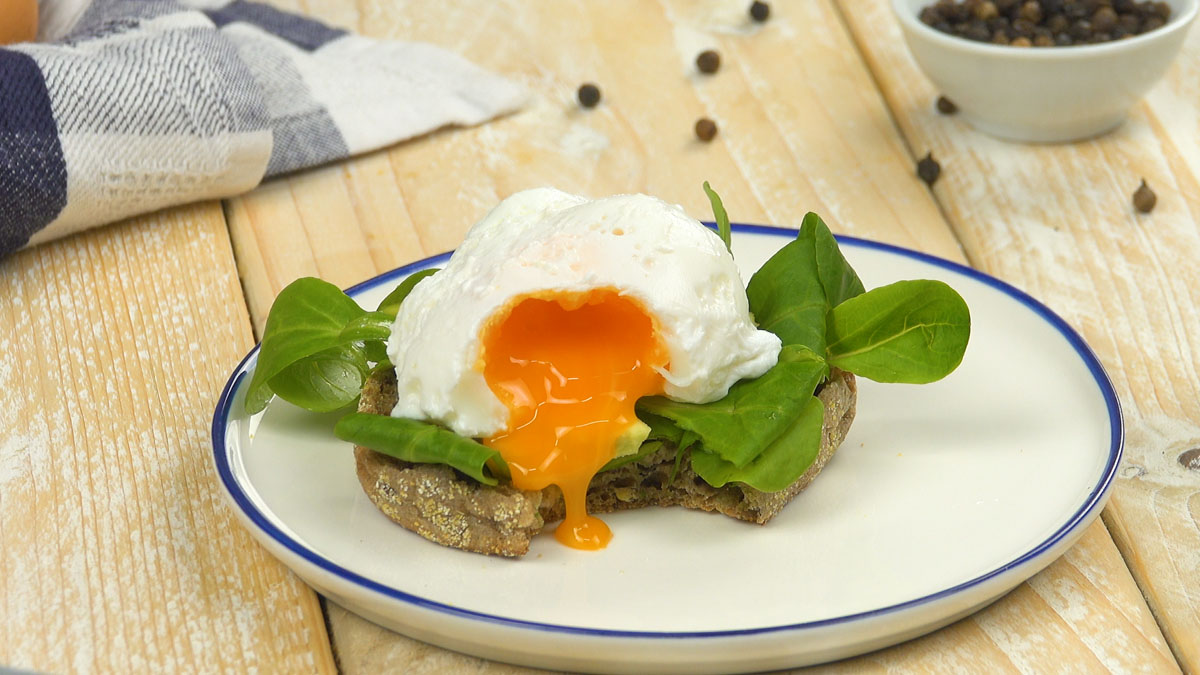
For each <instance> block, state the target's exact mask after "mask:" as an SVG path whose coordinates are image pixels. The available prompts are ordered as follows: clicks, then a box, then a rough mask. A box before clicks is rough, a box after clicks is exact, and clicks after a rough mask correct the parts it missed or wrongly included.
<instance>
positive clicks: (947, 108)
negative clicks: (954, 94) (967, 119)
mask: <svg viewBox="0 0 1200 675" xmlns="http://www.w3.org/2000/svg"><path fill="white" fill-rule="evenodd" d="M937 109H938V112H940V113H942V114H943V115H953V114H954V113H956V112H958V106H956V105H954V101H951V100H950V99H948V98H946V97H945V96H939V97H938V100H937Z"/></svg>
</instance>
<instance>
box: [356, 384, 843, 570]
mask: <svg viewBox="0 0 1200 675" xmlns="http://www.w3.org/2000/svg"><path fill="white" fill-rule="evenodd" d="M856 392H857V389H856V386H855V382H854V376H853V375H851V374H850V373H846V372H843V371H840V370H834V371H833V375H832V376H831V378H830V379H829V381H828V382H826V383H825V384H824V385H823V386H822V388H821V390H820V392H819V393H818V397H819V398H820V399H821V402H822V403H824V404H825V421H824V428H823V429H822V431H821V450H820V453H819V454H818V455H817V459H816V461H814V462H813V464H812V466H811V467H809V469H808V471H806V472H805V473H804V475H802V476H800V477H799V478H797V479H796V481H795V482H794V483H792V484H791V485H790V486H788V487H787V488H785V489H783V490H780V491H779V492H761V491H759V490H755V489H754V488H751V487H748V486H746V485H742V484H740V483H730V484H727V485H725V486H724V487H720V488H714V487H712V486H710V485H709V484H708V483H705V482H704V481H703V480H702V479H701V478H700V477H699V476H697V475H696V474H695V472H693V471H692V469H691V462H690V461H686V460H687V459H688V458H686V457H685V458H684V460H685V461H683V462H681V463H680V468H679V472H678V474H677V475H676V476H675V479H674V480H670V481H669V478H670V477H671V472H672V470H674V467H675V448H674V447H671V446H669V445H664V446H663V447H662V448H661V449H660V450H658V451H657V452H655V453H653V454H651V455H649V456H647V457H645V458H643V459H641V460H639V461H637V462H634V463H631V464H626V465H625V466H623V467H620V468H618V469H613V470H612V471H605V472H604V473H601V474H598V475H597V476H596V477H595V478H594V479H592V484H591V486H590V487H589V488H588V499H587V504H588V511H589V512H591V513H609V512H612V511H617V510H621V509H636V508H641V507H644V506H676V505H680V506H684V507H687V508H690V509H700V510H704V511H718V512H720V513H723V514H725V515H727V516H731V517H733V518H739V519H741V520H747V521H750V522H753V523H759V524H762V523H765V522H767V521H768V520H770V519H771V518H772V517H773V516H774V515H775V514H777V513H779V511H780V510H782V509H783V507H784V506H786V505H787V503H788V502H790V501H791V500H792V498H793V497H795V496H796V494H798V493H799V492H800V491H801V490H803V489H804V488H805V487H808V484H809V483H811V482H812V480H813V478H815V477H816V475H817V474H818V473H820V471H821V469H822V468H824V466H825V464H826V463H827V462H828V461H829V458H830V457H832V456H833V452H834V450H836V449H837V447H838V445H840V444H841V442H842V439H844V438H845V437H846V432H847V431H848V430H849V429H850V424H851V422H853V421H854V406H855V401H856ZM395 405H396V374H395V372H394V371H392V370H387V371H382V372H379V373H376V374H374V375H372V376H371V378H370V379H368V380H367V383H366V385H365V386H364V387H363V392H362V399H361V400H360V402H359V405H358V409H359V411H360V412H365V413H372V414H375V415H387V414H389V413H390V412H391V409H392V408H393V407H394V406H395ZM354 457H355V461H356V463H357V469H358V480H359V482H360V483H361V484H362V487H363V489H364V490H365V491H366V493H367V495H368V496H369V497H370V498H371V501H372V502H373V503H374V504H375V506H377V507H379V510H381V511H383V513H384V514H385V515H387V517H388V518H391V519H392V520H394V521H396V522H397V523H399V524H400V525H403V526H404V527H406V528H408V529H409V530H412V531H413V532H416V533H417V534H419V535H421V536H422V537H425V538H426V539H429V540H430V541H434V542H437V543H439V544H443V545H445V546H451V547H454V548H459V549H463V550H466V551H474V552H476V553H488V554H494V555H503V556H520V555H524V554H525V553H526V552H527V551H528V550H529V542H530V539H531V538H532V537H533V536H534V535H536V534H537V533H538V532H540V531H541V530H542V527H543V526H544V525H545V524H546V523H550V522H554V521H556V520H560V519H562V517H563V510H564V507H563V500H562V493H561V492H560V491H559V489H558V488H557V487H555V486H553V485H552V486H550V487H548V488H546V489H544V490H540V491H526V490H518V489H517V488H514V487H512V486H511V485H499V486H495V487H489V486H486V485H481V484H480V483H478V482H477V481H475V480H473V479H471V478H468V477H466V476H464V475H462V474H460V473H458V472H457V471H455V470H454V469H451V468H450V467H448V466H445V465H442V464H414V463H411V462H404V461H401V460H398V459H395V458H392V457H389V456H387V455H384V454H380V453H377V452H375V451H373V450H369V449H367V448H364V447H361V446H356V447H355V448H354Z"/></svg>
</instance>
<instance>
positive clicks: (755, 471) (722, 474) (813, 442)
mask: <svg viewBox="0 0 1200 675" xmlns="http://www.w3.org/2000/svg"><path fill="white" fill-rule="evenodd" d="M824 420H825V406H824V405H823V404H822V403H821V399H819V398H817V397H815V396H809V397H808V400H806V401H805V402H804V405H803V407H801V409H800V412H799V414H798V415H796V417H795V418H794V419H792V420H791V423H790V424H789V425H788V427H787V429H785V430H784V432H783V435H781V436H780V437H779V438H777V439H775V441H773V442H772V443H771V444H770V445H768V446H767V447H766V448H764V449H763V450H762V452H760V453H758V455H756V456H755V457H754V459H752V460H750V461H749V462H748V463H746V464H745V465H744V466H738V465H736V464H734V463H733V462H729V461H726V460H724V459H722V458H721V457H719V456H718V455H716V454H714V453H711V452H704V451H702V450H701V451H696V450H693V451H692V470H693V471H695V472H696V475H698V476H700V477H701V478H703V479H704V482H706V483H708V484H709V485H711V486H713V487H721V486H723V485H725V484H726V483H729V482H732V481H737V482H739V483H745V484H746V485H749V486H751V487H754V488H755V489H758V490H762V491H763V492H777V491H779V490H782V489H784V488H786V487H787V486H789V485H791V484H792V483H794V482H796V479H797V478H799V477H800V476H802V475H804V472H805V471H808V468H809V467H810V466H812V463H813V462H814V461H815V460H816V459H817V454H818V453H819V452H820V451H821V427H822V423H823V422H824Z"/></svg>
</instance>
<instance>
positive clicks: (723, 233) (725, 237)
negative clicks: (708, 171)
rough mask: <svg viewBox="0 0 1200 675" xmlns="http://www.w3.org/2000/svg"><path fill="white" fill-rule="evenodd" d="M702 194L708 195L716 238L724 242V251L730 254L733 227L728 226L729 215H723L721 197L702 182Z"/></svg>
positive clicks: (723, 207) (705, 182)
mask: <svg viewBox="0 0 1200 675" xmlns="http://www.w3.org/2000/svg"><path fill="white" fill-rule="evenodd" d="M704 194H706V195H708V201H709V203H711V204H712V210H713V220H715V221H716V222H717V236H719V237H721V241H723V242H725V250H727V251H730V252H732V251H733V226H732V225H730V224H729V214H727V213H725V205H724V204H723V203H721V197H720V196H718V195H717V193H716V191H715V190H713V189H712V188H711V187H709V186H708V181H704Z"/></svg>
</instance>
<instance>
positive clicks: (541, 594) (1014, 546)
mask: <svg viewBox="0 0 1200 675" xmlns="http://www.w3.org/2000/svg"><path fill="white" fill-rule="evenodd" d="M795 234H796V233H795V231H794V230H782V229H775V228H766V227H759V226H747V225H736V226H735V229H734V236H733V250H734V254H735V256H736V258H737V260H738V264H739V266H740V267H741V270H742V275H743V278H745V279H748V278H749V276H750V274H751V273H752V272H753V271H754V270H756V269H757V268H758V267H759V266H760V265H761V264H762V263H763V262H764V261H766V259H767V258H768V257H770V255H771V254H772V253H774V252H775V251H776V250H778V249H779V248H780V247H781V246H783V245H784V244H785V243H787V242H788V241H789V240H790V239H792V238H793V237H795ZM839 240H840V241H841V245H842V250H843V252H844V253H845V255H846V258H847V259H848V260H849V261H850V263H851V265H853V266H854V268H855V269H856V270H857V271H858V273H859V274H860V276H861V277H862V280H863V283H864V284H865V285H866V287H867V288H873V287H875V286H879V285H883V284H887V283H890V282H892V281H897V280H900V279H916V278H928V279H940V280H942V281H945V282H947V283H949V284H950V285H952V286H953V287H954V288H955V289H956V290H958V292H959V293H960V294H961V295H962V296H963V297H964V298H965V299H966V301H967V304H968V305H969V307H970V309H971V315H972V335H971V343H970V346H969V347H968V349H967V353H966V356H965V358H964V359H963V362H962V365H961V366H960V367H959V368H958V370H956V371H955V372H954V373H953V374H951V375H950V376H949V377H947V378H946V379H944V380H942V381H941V382H937V383H934V384H929V385H923V386H919V387H918V386H911V385H894V384H892V385H881V384H876V383H874V382H869V381H866V380H863V379H860V380H859V399H858V415H857V419H856V420H855V422H854V426H853V427H852V428H851V430H850V434H849V436H848V437H847V438H846V440H845V442H844V443H843V445H842V447H841V449H840V450H839V451H838V453H837V455H836V456H835V457H834V459H833V461H831V462H830V464H829V465H828V467H826V468H825V470H824V471H823V472H822V474H821V476H820V479H819V480H817V481H816V482H815V483H813V485H812V486H811V487H810V488H808V489H807V490H805V491H804V492H802V493H801V494H800V495H799V496H798V497H797V498H796V499H795V500H794V501H793V503H792V504H791V505H790V506H789V507H788V508H786V509H785V510H784V511H783V512H782V513H781V514H780V515H779V516H777V517H776V518H775V519H774V520H772V521H771V522H770V523H769V524H768V525H766V526H763V527H758V526H754V525H750V524H747V523H743V522H739V521H735V520H732V519H729V518H726V517H724V516H719V515H714V514H708V513H699V512H694V511H688V510H685V509H682V508H672V509H662V508H651V509H643V510H640V511H631V512H625V513H617V514H611V515H608V516H605V519H606V520H607V521H608V523H609V524H610V525H611V526H612V529H613V532H614V533H615V537H614V539H613V541H612V544H611V545H610V546H609V547H608V548H607V549H605V550H603V551H600V552H595V553H588V552H581V551H575V550H572V549H568V548H565V547H563V546H560V545H559V544H557V543H556V542H555V541H554V539H553V537H548V536H543V537H539V538H537V539H536V540H535V542H534V545H533V547H532V549H531V550H530V552H529V554H528V555H526V556H525V557H524V558H522V559H519V560H509V559H501V558H494V557H487V556H482V555H476V554H472V553H464V552H462V551H457V550H452V549H448V548H443V547H441V546H438V545H436V544H432V543H430V542H427V541H425V540H424V539H422V538H420V537H418V536H417V535H415V534H413V533H411V532H408V531H407V530H404V529H402V528H400V527H399V526H397V525H395V524H393V523H392V522H391V521H389V520H388V519H387V518H386V517H385V516H383V515H382V514H381V513H380V512H379V511H378V510H376V508H375V507H374V506H373V505H372V504H371V502H370V501H369V500H368V499H367V497H366V495H365V494H364V493H363V491H362V489H361V488H360V487H359V484H358V480H357V478H356V477H355V472H354V458H353V453H352V452H351V448H350V447H349V445H348V444H345V443H342V442H340V441H338V440H337V439H335V438H334V437H333V434H332V431H331V430H332V426H333V422H334V421H335V419H336V416H335V415H315V414H312V413H308V412H305V411H303V410H300V409H298V408H295V407H293V406H292V405H290V404H288V403H285V402H282V401H280V400H278V399H276V400H274V401H272V403H271V404H270V406H268V408H267V409H266V410H265V411H264V412H262V413H260V414H258V415H254V416H247V415H245V414H244V412H243V397H244V390H245V386H246V384H247V383H248V382H249V376H250V374H251V373H252V371H253V369H254V366H255V360H256V356H257V348H256V349H255V350H254V351H251V352H250V354H249V355H247V357H246V358H245V360H243V361H242V363H241V364H240V365H239V366H238V367H237V369H236V370H235V371H234V372H233V374H232V376H231V377H230V378H229V382H228V384H227V385H226V387H225V390H224V392H223V393H222V395H221V398H220V400H219V402H218V404H217V408H216V414H215V416H214V419H213V443H214V450H215V455H214V457H215V462H216V469H217V472H218V474H219V475H220V478H221V482H222V485H223V486H224V488H225V490H226V491H227V493H228V496H229V497H230V499H231V502H232V504H233V507H234V509H235V510H236V512H237V514H238V516H239V517H240V518H241V520H242V522H243V523H244V524H245V525H246V527H247V528H248V529H249V530H250V532H251V534H253V535H254V536H255V537H256V538H257V539H258V540H259V541H260V542H261V543H262V544H263V545H264V546H265V547H266V548H267V549H268V550H270V551H271V553H272V554H274V555H275V556H276V557H278V558H279V559H280V560H281V561H283V563H284V564H285V565H287V566H288V567H290V568H291V569H292V570H294V571H295V572H296V573H297V574H299V575H300V577H302V578H303V579H304V580H305V581H307V582H308V583H309V584H311V585H312V586H313V587H314V588H315V589H316V590H317V591H318V592H320V593H321V594H323V595H325V596H327V597H329V598H331V599H333V600H334V601H336V602H337V603H339V604H341V605H343V606H344V607H346V608H347V609H350V610H351V611H353V612H356V613H358V614H360V615H362V616H364V617H366V618H367V619H370V620H372V621H374V622H376V623H378V624H380V625H383V626H386V627H388V628H391V629H393V630H396V631H399V632H401V633H404V634H406V635H409V636H412V637H414V638H417V639H419V640H424V641H426V642H431V643H433V644H437V645H440V646H442V647H446V648H448V649H454V650H458V651H461V652H466V653H469V654H474V655H477V656H482V657H485V658H490V659H496V660H500V661H508V662H512V663H520V664H525V665H530V666H537V667H542V668H553V669H564V670H575V671H604V672H613V671H625V672H639V673H668V672H685V673H701V672H733V671H753V670H765V669H775V668H786V667H794V666H801V665H806V664H811V663H819V662H822V661H828V660H832V659H838V658H843V657H846V656H851V655H854V654H860V653H863V652H867V651H871V650H874V649H878V648H880V647H885V646H888V645H892V644H895V643H897V642H901V641H903V640H907V639H909V638H912V637H915V636H918V635H921V634H923V633H927V632H929V631H932V630H934V629H936V628H939V627H941V626H944V625H946V624H948V623H950V622H952V621H954V620H956V619H958V618H961V617H963V616H966V615H967V614H969V613H971V612H974V611H975V610H977V609H979V608H981V607H983V606H985V605H987V604H988V603H990V602H992V601H994V600H996V599H997V598H999V597H1000V596H1001V595H1003V594H1004V593H1005V592H1007V591H1009V590H1011V589H1012V588H1013V587H1015V586H1016V585H1018V584H1019V583H1021V582H1022V581H1024V580H1025V579H1027V578H1029V577H1030V576H1032V575H1033V574H1035V573H1036V572H1038V571H1039V570H1041V569H1042V568H1044V567H1046V566H1047V565H1048V564H1050V563H1051V562H1053V561H1054V560H1055V559H1056V558H1057V557H1058V556H1059V555H1061V554H1062V553H1063V552H1065V551H1066V550H1067V549H1068V548H1069V547H1070V546H1071V545H1072V544H1073V543H1074V542H1075V540H1076V539H1078V538H1079V536H1080V535H1081V534H1082V533H1083V531H1084V529H1085V528H1086V527H1087V526H1088V525H1089V524H1090V523H1091V522H1092V521H1093V520H1095V518H1096V516H1098V515H1099V514H1100V510H1101V508H1102V507H1103V506H1104V503H1105V501H1106V500H1107V496H1108V490H1109V486H1110V485H1111V483H1112V479H1113V475H1114V472H1115V470H1116V468H1117V464H1118V462H1119V461H1120V457H1121V452H1122V440H1123V431H1122V423H1121V413H1120V408H1119V406H1118V403H1117V398H1116V395H1115V394H1114V392H1113V388H1112V385H1111V383H1110V382H1109V379H1108V377H1107V375H1106V374H1105V373H1104V370H1103V368H1102V367H1101V366H1100V363H1099V361H1097V359H1096V357H1095V355H1094V354H1093V353H1092V352H1091V350H1090V349H1089V348H1088V346H1087V345H1086V344H1085V343H1084V341H1083V339H1082V338H1081V337H1080V336H1079V335H1078V334H1077V333H1076V332H1075V331H1074V330H1072V329H1071V328H1070V327H1069V326H1068V325H1067V324H1066V323H1065V322H1064V321H1063V320H1062V319H1061V318H1059V317H1058V316H1056V315H1055V314H1054V313H1053V312H1051V311H1050V310H1049V309H1047V308H1046V307H1045V306H1044V305H1042V304H1041V303H1039V302H1037V301H1036V300H1034V299H1033V298H1031V297H1029V296H1028V295H1026V294H1025V293H1023V292H1021V291H1019V290H1017V289H1015V288H1013V287H1012V286H1009V285H1008V284H1005V283H1003V282H1001V281H998V280H996V279H994V278H992V277H989V276H987V275H984V274H981V273H979V272H977V271H975V270H973V269H970V268H968V267H963V266H961V265H958V264H957V263H953V262H949V261H946V260H942V259H940V258H935V257H932V256H928V255H925V254H921V253H917V252H914V251H910V250H907V249H902V248H897V247H894V246H890V245H885V244H879V243H875V242H870V241H865V240H861V239H853V238H847V237H840V238H839ZM448 256H449V254H443V255H440V256H435V257H433V258H430V259H427V260H423V261H421V262H418V263H414V264H412V265H408V266H405V267H403V268H400V269H397V270H394V271H392V272H388V273H386V274H383V275H381V276H378V277H376V278H374V279H371V280H370V281H367V282H365V283H362V284H359V285H358V286H355V287H354V288H352V289H350V290H349V291H348V293H349V294H350V295H351V297H353V298H354V299H355V300H357V301H358V302H360V303H361V304H362V305H363V306H365V307H368V308H372V309H373V308H374V307H375V305H376V304H377V303H378V302H379V301H380V300H381V299H383V297H384V296H385V295H386V294H387V292H388V291H389V290H391V289H392V288H393V287H394V286H395V285H396V284H397V283H399V282H400V280H402V279H403V278H404V277H405V276H407V275H408V274H410V273H412V272H414V271H417V270H419V269H423V268H425V267H432V266H438V265H440V264H442V263H444V262H445V260H446V259H447V258H448Z"/></svg>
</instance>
